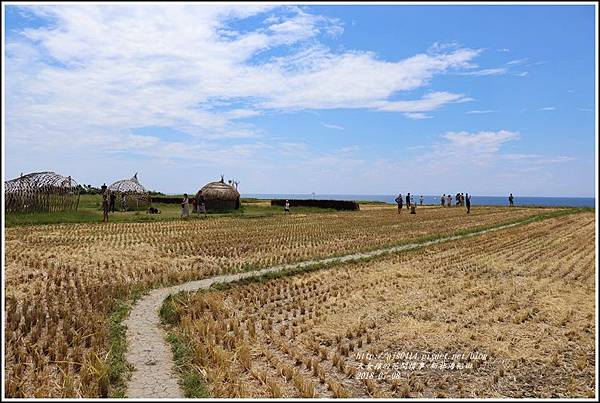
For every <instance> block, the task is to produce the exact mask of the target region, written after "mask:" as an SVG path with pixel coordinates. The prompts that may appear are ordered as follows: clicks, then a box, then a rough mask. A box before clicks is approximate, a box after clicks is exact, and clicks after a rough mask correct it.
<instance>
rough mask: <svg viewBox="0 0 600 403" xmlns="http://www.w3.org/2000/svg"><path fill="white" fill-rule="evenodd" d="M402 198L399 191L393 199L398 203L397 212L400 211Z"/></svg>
mask: <svg viewBox="0 0 600 403" xmlns="http://www.w3.org/2000/svg"><path fill="white" fill-rule="evenodd" d="M402 200H403V199H402V193H400V194H399V195H398V197H396V199H395V201H396V203H397V204H398V214H400V213H402Z"/></svg>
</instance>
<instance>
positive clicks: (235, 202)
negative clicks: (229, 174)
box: [196, 177, 240, 211]
mask: <svg viewBox="0 0 600 403" xmlns="http://www.w3.org/2000/svg"><path fill="white" fill-rule="evenodd" d="M200 192H202V196H203V197H204V205H205V207H206V210H207V211H223V210H237V209H239V208H240V193H239V192H238V191H237V189H236V188H235V187H233V186H231V185H229V184H227V183H225V181H224V180H223V177H221V180H220V181H217V182H210V183H208V184H206V185H205V186H204V187H203V188H202V189H200V190H199V191H198V193H196V200H198V199H199V197H200Z"/></svg>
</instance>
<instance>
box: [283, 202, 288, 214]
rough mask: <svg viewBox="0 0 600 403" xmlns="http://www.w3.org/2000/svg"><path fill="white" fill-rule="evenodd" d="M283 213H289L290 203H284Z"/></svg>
mask: <svg viewBox="0 0 600 403" xmlns="http://www.w3.org/2000/svg"><path fill="white" fill-rule="evenodd" d="M283 211H284V213H289V212H290V201H289V200H286V201H285V204H284V205H283Z"/></svg>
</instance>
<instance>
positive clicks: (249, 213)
mask: <svg viewBox="0 0 600 403" xmlns="http://www.w3.org/2000/svg"><path fill="white" fill-rule="evenodd" d="M84 196H94V195H84ZM88 199H90V200H88V201H87V202H86V203H84V204H80V206H79V209H78V210H77V211H65V212H53V213H9V214H5V224H4V225H5V227H14V226H25V225H48V224H75V223H101V222H102V211H101V210H100V207H99V205H98V206H96V205H95V203H96V202H95V201H94V200H93V199H92V198H90V197H88ZM98 203H99V202H98ZM152 206H153V207H156V208H158V209H159V210H160V211H161V214H147V213H146V212H145V211H139V210H138V211H115V212H114V213H110V214H109V218H108V222H109V223H114V222H150V221H173V220H183V218H181V207H180V206H179V204H167V203H153V204H152ZM190 208H191V207H190ZM332 212H336V210H332V209H322V208H310V207H295V208H292V211H291V212H290V215H293V214H317V213H332ZM284 213H285V212H284V211H283V207H279V206H270V205H261V204H259V203H252V202H250V203H242V205H241V207H240V209H239V210H230V211H219V212H210V213H208V214H207V215H206V216H204V215H203V214H196V213H190V216H189V217H188V218H185V220H204V219H214V218H220V217H232V218H262V217H272V216H275V215H281V214H284Z"/></svg>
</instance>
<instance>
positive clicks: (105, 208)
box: [100, 183, 127, 222]
mask: <svg viewBox="0 0 600 403" xmlns="http://www.w3.org/2000/svg"><path fill="white" fill-rule="evenodd" d="M100 190H101V194H102V221H103V222H108V214H109V213H114V212H115V205H116V202H117V195H116V193H115V192H111V191H110V190H109V189H108V187H107V186H106V183H104V184H103V185H102V186H101V187H100ZM121 211H127V198H126V197H125V193H121Z"/></svg>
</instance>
